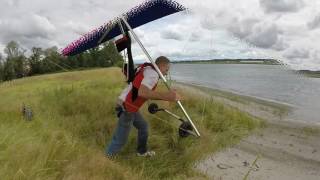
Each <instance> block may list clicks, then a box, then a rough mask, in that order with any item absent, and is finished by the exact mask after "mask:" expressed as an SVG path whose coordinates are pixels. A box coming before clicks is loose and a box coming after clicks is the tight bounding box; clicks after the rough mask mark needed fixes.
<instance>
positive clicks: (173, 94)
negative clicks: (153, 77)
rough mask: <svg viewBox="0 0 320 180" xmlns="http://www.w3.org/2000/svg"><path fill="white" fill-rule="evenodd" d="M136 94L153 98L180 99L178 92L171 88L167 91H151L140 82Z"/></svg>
mask: <svg viewBox="0 0 320 180" xmlns="http://www.w3.org/2000/svg"><path fill="white" fill-rule="evenodd" d="M138 95H139V96H141V97H144V98H146V99H153V100H164V101H178V100H180V96H179V94H177V93H176V91H175V90H171V91H169V92H157V91H152V90H151V89H149V88H148V87H146V86H145V85H143V84H141V86H140V88H139V92H138Z"/></svg>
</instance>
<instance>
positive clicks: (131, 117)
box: [106, 106, 148, 155]
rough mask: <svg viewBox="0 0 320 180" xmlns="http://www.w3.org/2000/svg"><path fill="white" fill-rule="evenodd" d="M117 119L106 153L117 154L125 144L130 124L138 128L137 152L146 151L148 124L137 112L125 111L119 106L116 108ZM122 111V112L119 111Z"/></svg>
mask: <svg viewBox="0 0 320 180" xmlns="http://www.w3.org/2000/svg"><path fill="white" fill-rule="evenodd" d="M116 111H117V114H118V117H119V120H118V125H117V128H116V130H115V131H114V133H113V136H112V140H111V143H110V144H109V146H107V148H106V153H107V154H108V155H115V154H117V153H118V152H119V151H120V150H121V148H122V147H123V146H124V145H125V144H126V142H127V140H128V136H129V133H130V130H131V127H132V125H133V126H134V127H135V128H136V129H137V130H138V138H137V140H138V146H137V151H138V152H139V153H141V154H142V153H145V152H147V141H148V124H147V122H146V121H145V120H144V119H143V117H142V116H141V114H140V113H139V112H126V111H124V110H123V109H121V107H119V106H118V107H117V108H116ZM121 111H122V112H121Z"/></svg>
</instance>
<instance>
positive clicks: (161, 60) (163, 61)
mask: <svg viewBox="0 0 320 180" xmlns="http://www.w3.org/2000/svg"><path fill="white" fill-rule="evenodd" d="M169 63H170V60H169V59H168V58H167V57H165V56H159V57H158V58H157V59H156V64H157V65H160V64H169Z"/></svg>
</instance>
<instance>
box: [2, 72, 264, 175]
mask: <svg viewBox="0 0 320 180" xmlns="http://www.w3.org/2000/svg"><path fill="white" fill-rule="evenodd" d="M125 85H126V84H125V83H124V79H123V78H122V75H121V72H120V69H119V68H106V69H95V70H89V71H78V72H67V73H58V74H50V75H43V76H35V77H31V78H26V79H19V80H14V81H12V82H6V83H2V84H0V165H1V166H0V177H1V179H5V180H6V179H30V180H31V179H32V180H34V179H77V180H78V179H186V178H187V177H188V178H190V177H191V178H192V177H193V178H196V179H199V178H206V177H205V175H202V174H200V173H199V172H196V171H195V170H193V166H194V163H195V162H196V161H197V160H200V159H201V158H204V157H205V156H206V155H208V154H210V153H213V152H215V151H217V150H220V149H222V148H225V147H227V146H230V145H232V144H235V143H237V142H239V140H240V139H241V138H243V137H245V136H246V135H248V133H250V131H251V130H253V129H254V128H256V127H259V126H260V125H261V122H260V121H259V120H257V119H253V118H252V117H250V116H249V115H248V114H246V113H242V112H240V111H238V110H236V109H232V108H230V107H228V106H225V105H223V104H220V103H218V102H215V101H214V100H213V99H205V98H204V97H200V96H198V97H197V96H194V95H193V94H190V93H188V92H187V91H183V92H181V93H182V95H183V97H184V100H183V102H182V103H183V104H184V106H185V108H186V109H187V110H188V112H189V115H190V116H191V117H192V119H193V120H194V122H195V124H196V125H197V127H198V128H199V131H200V133H201V135H202V137H201V138H194V137H188V138H184V139H181V138H179V137H178V135H177V127H178V126H179V122H177V121H176V120H175V119H172V118H170V117H168V116H167V115H166V114H163V113H158V114H157V115H150V114H148V113H147V111H146V107H143V109H142V113H143V114H144V115H145V118H146V119H147V120H148V122H149V124H150V138H149V147H150V149H152V150H155V151H156V152H157V156H156V157H154V158H139V157H136V156H135V147H136V130H135V129H133V130H132V132H131V134H130V137H129V140H128V143H127V145H126V146H125V147H124V149H123V151H122V152H121V153H120V155H119V157H118V158H117V159H116V160H114V161H110V160H109V159H107V158H105V157H104V149H105V145H106V143H107V142H109V140H110V138H111V135H112V132H113V130H114V128H115V126H116V122H117V119H116V115H115V113H114V105H115V102H116V99H117V96H118V95H119V93H120V92H121V90H122V89H123V88H124V87H125ZM159 89H162V90H164V86H163V85H160V88H159ZM158 103H159V105H161V106H162V107H166V108H168V109H170V110H171V111H173V112H176V113H177V114H180V115H182V113H181V111H180V110H179V109H178V107H177V106H176V104H174V103H167V102H158ZM22 104H25V105H26V106H28V107H30V108H31V109H32V110H33V112H34V118H33V120H32V121H26V120H25V119H24V118H23V116H22V114H21V106H22Z"/></svg>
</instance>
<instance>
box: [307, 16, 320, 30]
mask: <svg viewBox="0 0 320 180" xmlns="http://www.w3.org/2000/svg"><path fill="white" fill-rule="evenodd" d="M307 26H308V28H309V29H317V28H319V27H320V14H318V15H317V16H316V17H314V19H313V20H312V21H310V22H309V23H307Z"/></svg>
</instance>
